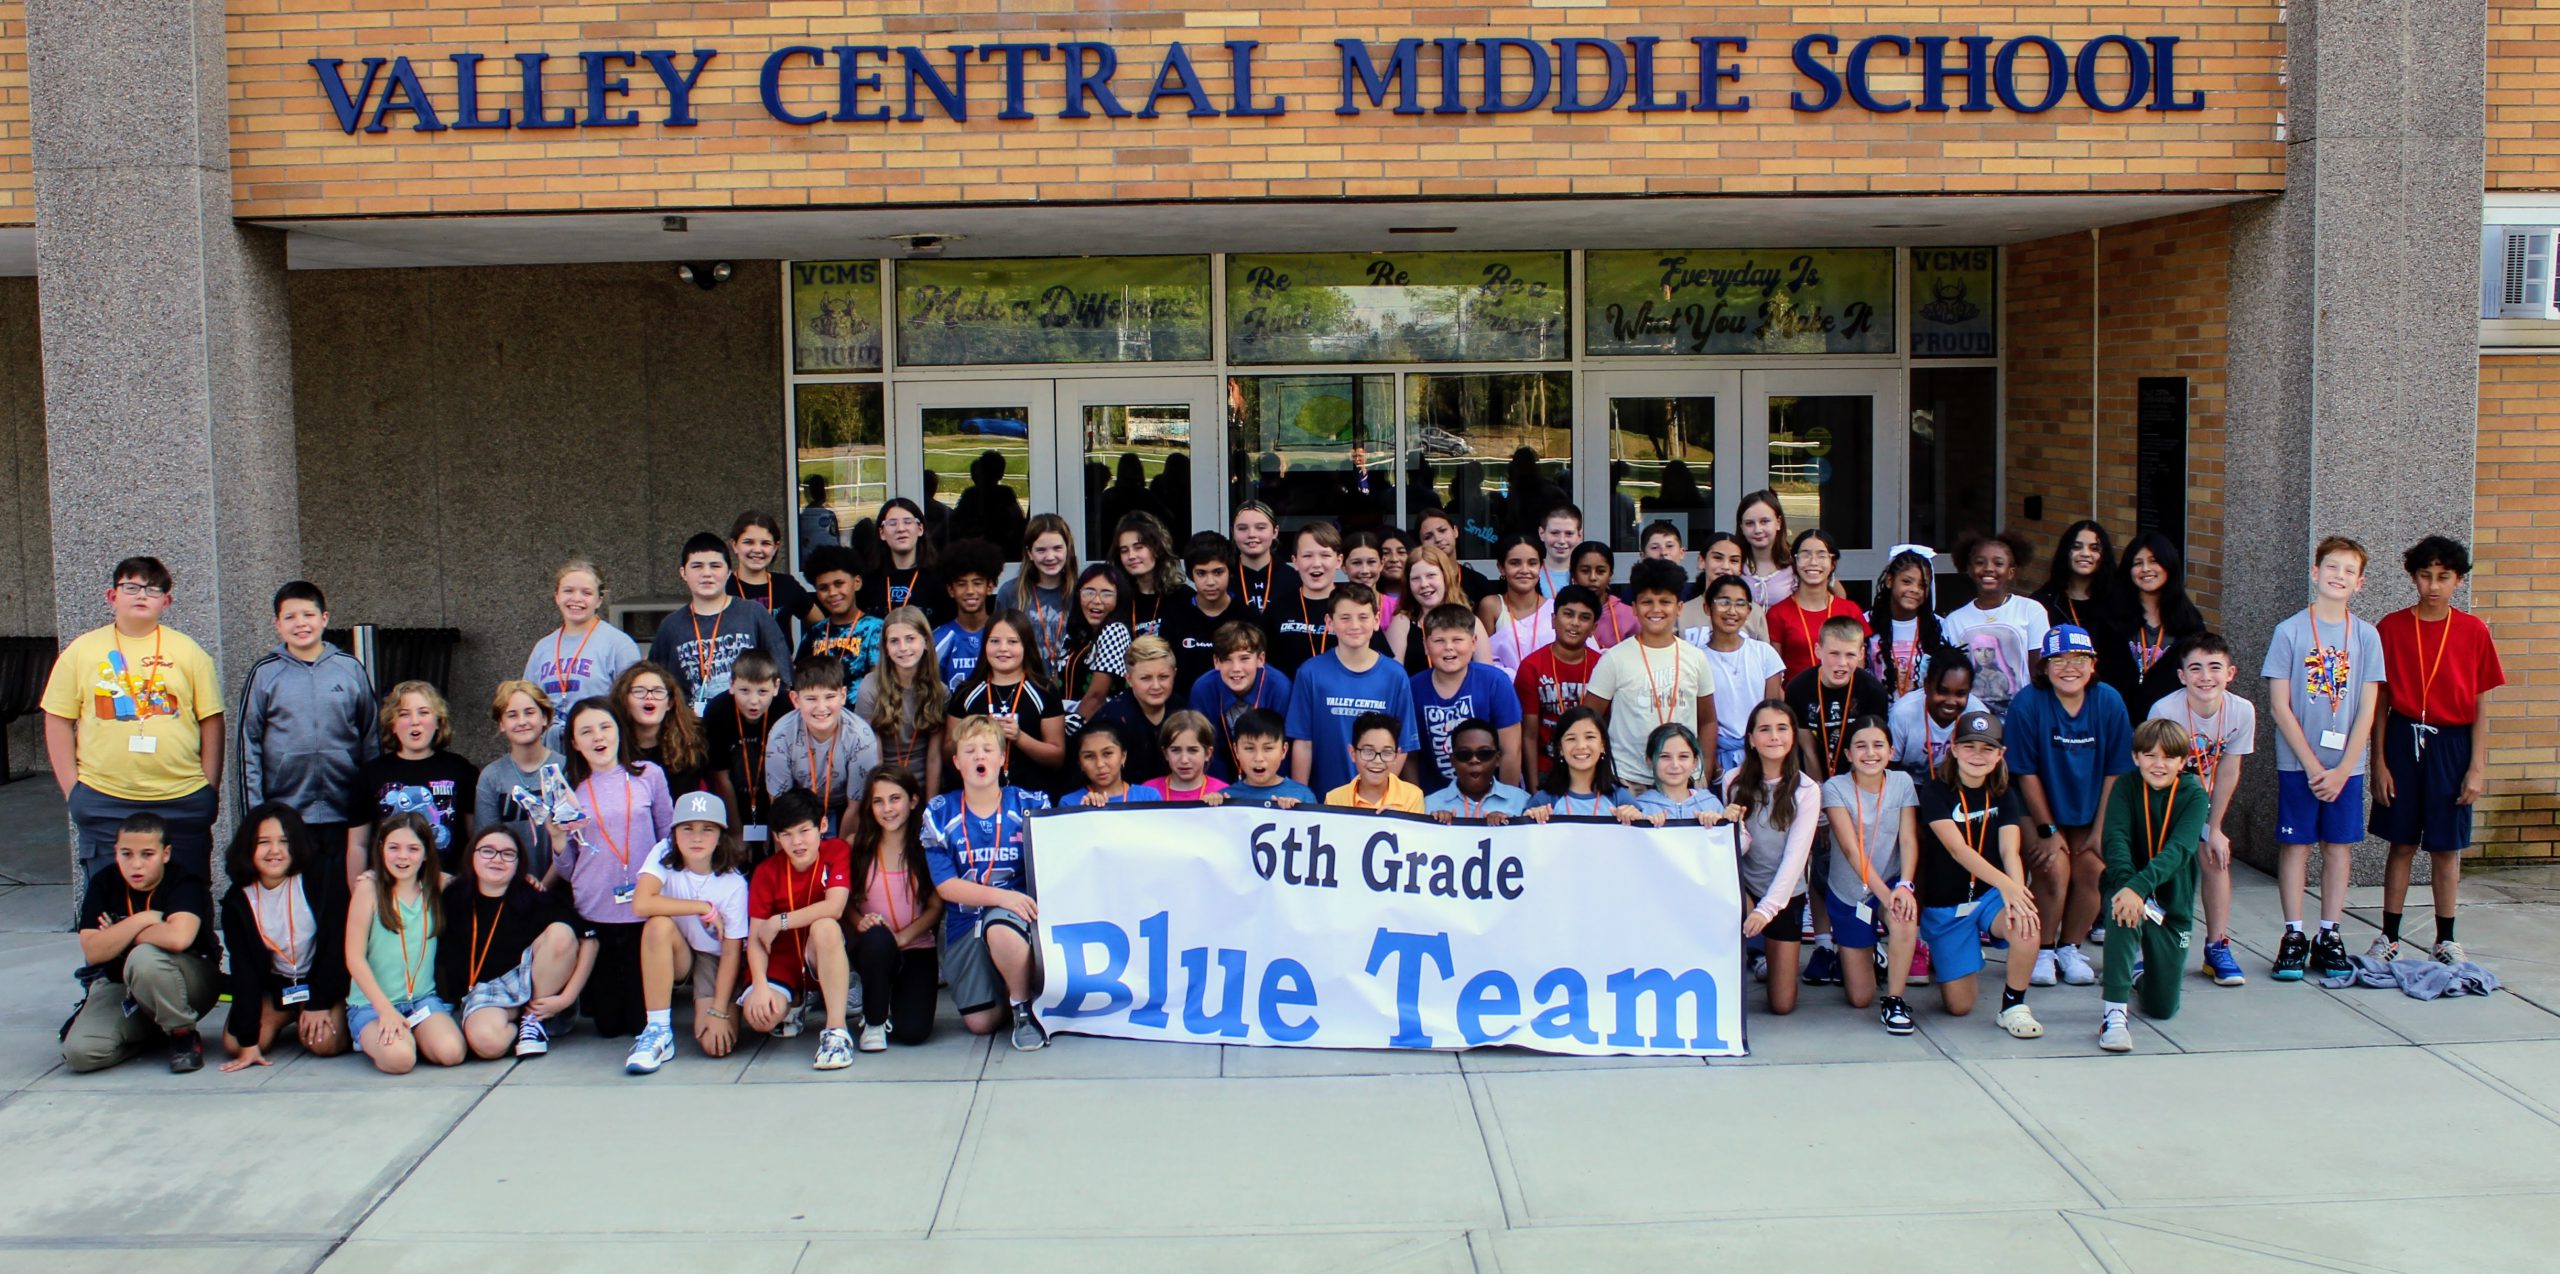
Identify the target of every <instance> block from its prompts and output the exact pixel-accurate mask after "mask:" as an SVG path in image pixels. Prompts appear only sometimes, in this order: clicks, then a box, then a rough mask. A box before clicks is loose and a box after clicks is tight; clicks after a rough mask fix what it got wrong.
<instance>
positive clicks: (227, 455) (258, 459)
mask: <svg viewBox="0 0 2560 1274" xmlns="http://www.w3.org/2000/svg"><path fill="white" fill-rule="evenodd" d="M222 10H223V6H222V4H221V2H220V0H29V3H28V4H27V21H26V28H25V29H26V32H27V53H28V58H27V62H28V90H29V92H28V97H29V100H30V103H31V114H32V120H31V123H32V131H33V134H34V137H33V140H34V161H35V193H36V274H37V304H38V312H39V321H40V323H41V327H42V340H43V367H44V391H45V392H44V398H45V401H44V406H45V412H44V419H45V439H46V453H47V456H48V458H49V459H48V466H47V467H48V469H49V475H50V486H51V491H52V515H53V568H54V569H53V580H54V593H53V595H54V607H53V610H54V616H55V620H56V623H57V626H58V628H59V630H60V632H61V633H62V634H64V635H65V636H66V637H67V636H68V635H70V634H73V633H76V632H79V631H82V630H84V629H88V628H92V627H95V626H97V625H98V624H100V623H103V622H105V619H106V617H107V611H106V607H105V601H104V592H105V588H106V584H107V573H108V571H109V569H110V568H111V567H112V566H113V565H114V564H115V562H116V560H117V559H119V558H121V557H124V556H126V555H129V554H135V553H148V554H152V555H154V556H157V557H159V558H160V559H161V560H163V561H165V562H167V563H168V564H169V568H170V569H171V570H172V571H173V572H175V573H176V575H177V580H178V591H177V600H176V603H175V605H173V606H172V607H171V608H170V611H169V622H170V623H171V624H173V625H174V626H176V627H178V628H181V629H183V630H185V631H186V632H188V633H189V634H190V635H192V636H194V637H195V638H196V639H197V640H198V641H199V642H201V643H203V645H204V646H205V648H206V649H207V650H208V651H209V652H210V653H211V654H212V655H213V656H214V658H215V660H216V662H217V663H218V665H219V666H220V667H221V668H222V670H223V677H224V681H225V683H226V694H227V693H228V692H229V688H230V687H234V686H237V684H238V683H239V679H240V677H241V676H242V675H244V674H245V673H246V671H247V669H248V666H249V664H250V662H251V661H252V660H253V659H254V658H255V657H256V654H257V652H258V651H260V650H262V649H264V648H265V647H266V646H267V645H268V644H269V643H271V642H273V641H274V630H273V628H272V627H271V626H270V621H269V617H268V614H267V610H266V605H265V603H266V599H267V597H268V596H269V595H270V594H271V592H272V591H273V590H274V588H275V587H276V585H278V584H279V583H282V582H283V581H285V580H287V579H291V578H293V577H294V576H295V575H296V574H298V573H299V572H300V570H301V564H302V549H301V540H300V534H299V529H298V525H297V523H298V505H299V500H298V491H297V487H298V484H297V480H296V476H295V468H294V437H293V396H292V383H293V382H292V361H291V359H292V353H291V351H292V341H291V328H290V318H289V315H288V312H287V308H286V302H285V260H284V239H283V236H282V235H281V234H280V233H278V232H275V231H271V230H264V229H258V228H255V227H247V226H241V225H237V224H235V223H234V222H233V221H232V219H231V152H230V130H229V101H228V96H227V90H226V80H227V74H226V70H225V63H224V58H223V13H222Z"/></svg>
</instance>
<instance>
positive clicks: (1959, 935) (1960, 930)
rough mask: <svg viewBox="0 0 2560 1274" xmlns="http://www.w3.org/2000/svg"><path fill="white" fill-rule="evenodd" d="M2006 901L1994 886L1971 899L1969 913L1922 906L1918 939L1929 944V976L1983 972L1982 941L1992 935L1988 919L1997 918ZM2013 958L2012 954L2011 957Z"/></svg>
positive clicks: (1942, 977) (1950, 977)
mask: <svg viewBox="0 0 2560 1274" xmlns="http://www.w3.org/2000/svg"><path fill="white" fill-rule="evenodd" d="M2008 905H2009V900H2008V899H2007V898H2004V897H2002V896H2001V895H2000V891H1999V890H1997V889H1986V890H1984V891H1983V892H1982V896H1981V897H1978V898H1976V899H1974V900H1973V914H1972V915H1969V916H1968V915H1958V914H1956V913H1957V910H1958V909H1957V908H1954V907H1922V908H1921V909H1920V940H1921V941H1922V942H1925V943H1928V944H1929V976H1931V977H1932V978H1935V979H1936V980H1938V981H1939V982H1953V981H1955V980H1956V979H1957V978H1969V977H1972V976H1973V975H1974V974H1976V973H1980V972H1981V971H1982V940H1983V939H1985V938H1988V937H1990V936H1991V922H1992V921H1995V920H1998V919H1999V918H2000V912H2001V911H2002V910H2003V909H2005V908H2006V907H2008ZM2011 958H2012V959H2015V958H2016V957H2015V956H2014V955H2013V956H2012V957H2011Z"/></svg>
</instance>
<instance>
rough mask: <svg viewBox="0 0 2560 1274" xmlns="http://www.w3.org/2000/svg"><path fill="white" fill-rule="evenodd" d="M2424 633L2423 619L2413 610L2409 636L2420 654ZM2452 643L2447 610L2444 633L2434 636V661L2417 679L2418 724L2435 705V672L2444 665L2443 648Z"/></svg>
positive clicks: (2425, 646)
mask: <svg viewBox="0 0 2560 1274" xmlns="http://www.w3.org/2000/svg"><path fill="white" fill-rule="evenodd" d="M2426 634H2427V625H2426V623H2425V621H2423V620H2421V619H2419V618H2418V617H2417V615H2416V614H2415V613H2414V612H2413V613H2411V614H2410V616H2409V636H2410V638H2411V639H2412V642H2413V644H2415V645H2416V646H2417V648H2418V653H2420V654H2422V655H2423V654H2425V653H2426V649H2427V641H2426ZM2452 644H2453V612H2451V611H2447V612H2445V616H2444V635H2443V636H2441V637H2438V638H2436V657H2435V662H2433V663H2430V664H2427V665H2426V668H2427V673H2426V676H2424V677H2422V678H2420V679H2419V681H2418V724H2420V725H2425V724H2427V710H2428V709H2430V708H2432V707H2434V706H2435V702H2436V672H2437V670H2439V669H2441V668H2443V667H2444V648H2445V647H2447V646H2449V645H2452Z"/></svg>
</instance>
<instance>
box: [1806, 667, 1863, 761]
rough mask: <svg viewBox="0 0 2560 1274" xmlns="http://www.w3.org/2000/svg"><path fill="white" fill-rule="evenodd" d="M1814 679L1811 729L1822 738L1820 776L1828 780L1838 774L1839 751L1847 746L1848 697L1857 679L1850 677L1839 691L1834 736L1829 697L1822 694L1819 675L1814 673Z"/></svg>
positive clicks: (1854, 687) (1853, 690) (1856, 685)
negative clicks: (1836, 723)
mask: <svg viewBox="0 0 2560 1274" xmlns="http://www.w3.org/2000/svg"><path fill="white" fill-rule="evenodd" d="M1814 678H1815V680H1814V683H1813V728H1814V730H1815V732H1816V733H1818V734H1820V735H1821V736H1822V763H1823V765H1824V767H1825V768H1824V769H1823V771H1822V774H1823V777H1825V778H1828V777H1830V776H1832V775H1834V774H1837V773H1839V772H1840V749H1842V748H1844V747H1847V746H1848V745H1849V696H1850V694H1851V693H1853V692H1855V691H1856V690H1857V688H1858V679H1857V678H1856V677H1855V676H1852V677H1850V679H1849V684H1848V686H1847V687H1846V688H1844V689H1842V690H1841V691H1840V732H1839V733H1838V734H1836V735H1835V734H1833V733H1832V732H1831V696H1830V695H1827V694H1825V693H1823V690H1822V681H1821V674H1820V673H1815V674H1814Z"/></svg>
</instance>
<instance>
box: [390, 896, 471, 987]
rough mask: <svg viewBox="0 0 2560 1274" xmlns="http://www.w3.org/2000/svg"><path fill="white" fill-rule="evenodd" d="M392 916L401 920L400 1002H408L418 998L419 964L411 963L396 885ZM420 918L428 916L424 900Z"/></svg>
mask: <svg viewBox="0 0 2560 1274" xmlns="http://www.w3.org/2000/svg"><path fill="white" fill-rule="evenodd" d="M391 918H392V919H394V920H397V921H399V922H400V927H399V929H397V930H395V932H396V933H397V934H398V935H399V938H400V1002H401V1003H402V1004H406V1003H408V1002H409V1001H411V1000H414V999H417V998H418V966H417V965H416V964H414V963H411V962H410V959H409V919H408V917H406V916H403V915H401V914H400V892H399V887H398V886H396V885H395V886H393V887H392V893H391ZM418 918H419V919H420V920H424V919H426V918H427V908H426V904H425V903H424V902H423V901H422V902H420V903H419V904H418ZM489 936H490V937H493V938H494V937H496V936H497V934H495V933H491V934H490V935H489Z"/></svg>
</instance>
